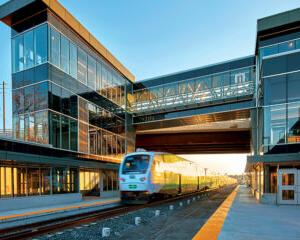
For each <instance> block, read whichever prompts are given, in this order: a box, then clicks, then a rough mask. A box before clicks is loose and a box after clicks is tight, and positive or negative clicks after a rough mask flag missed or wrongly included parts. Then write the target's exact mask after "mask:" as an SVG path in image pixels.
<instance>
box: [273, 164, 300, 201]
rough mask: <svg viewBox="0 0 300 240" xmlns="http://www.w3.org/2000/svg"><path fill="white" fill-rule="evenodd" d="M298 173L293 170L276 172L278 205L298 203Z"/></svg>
mask: <svg viewBox="0 0 300 240" xmlns="http://www.w3.org/2000/svg"><path fill="white" fill-rule="evenodd" d="M298 172H299V170H297V169H294V168H290V169H280V170H278V203H279V204H297V203H298V175H299V174H298Z"/></svg>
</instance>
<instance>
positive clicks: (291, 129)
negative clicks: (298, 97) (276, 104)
mask: <svg viewBox="0 0 300 240" xmlns="http://www.w3.org/2000/svg"><path fill="white" fill-rule="evenodd" d="M287 107H288V120H287V121H288V138H287V141H288V143H295V142H300V103H299V102H298V103H290V104H288V105H287Z"/></svg>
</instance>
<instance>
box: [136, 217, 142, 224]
mask: <svg viewBox="0 0 300 240" xmlns="http://www.w3.org/2000/svg"><path fill="white" fill-rule="evenodd" d="M141 222H142V219H141V217H135V218H134V224H135V225H140V224H141Z"/></svg>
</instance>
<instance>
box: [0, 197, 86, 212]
mask: <svg viewBox="0 0 300 240" xmlns="http://www.w3.org/2000/svg"><path fill="white" fill-rule="evenodd" d="M81 199H82V197H81V194H80V193H68V194H55V195H45V196H31V197H16V198H1V199H0V211H10V210H17V209H26V208H38V207H48V206H51V205H57V204H66V203H75V202H80V201H81Z"/></svg>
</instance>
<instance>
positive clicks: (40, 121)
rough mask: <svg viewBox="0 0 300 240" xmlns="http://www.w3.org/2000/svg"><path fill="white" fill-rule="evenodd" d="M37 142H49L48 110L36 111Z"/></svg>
mask: <svg viewBox="0 0 300 240" xmlns="http://www.w3.org/2000/svg"><path fill="white" fill-rule="evenodd" d="M35 133H36V142H38V143H44V144H48V142H49V140H48V134H49V133H48V112H47V111H42V112H37V113H35Z"/></svg>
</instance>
